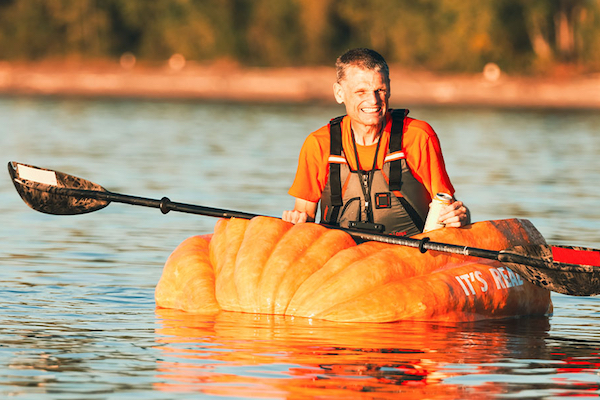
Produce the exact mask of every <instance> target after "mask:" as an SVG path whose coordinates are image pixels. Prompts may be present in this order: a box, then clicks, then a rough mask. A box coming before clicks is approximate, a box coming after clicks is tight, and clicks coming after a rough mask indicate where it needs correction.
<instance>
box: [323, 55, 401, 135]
mask: <svg viewBox="0 0 600 400" xmlns="http://www.w3.org/2000/svg"><path fill="white" fill-rule="evenodd" d="M333 92H334V95H335V99H336V100H337V102H338V103H340V104H341V103H344V105H345V106H346V113H347V114H348V115H349V116H350V118H351V119H352V124H353V126H354V127H358V126H357V124H358V125H362V126H364V127H367V128H370V127H378V126H379V124H380V123H381V122H382V121H383V120H384V119H385V113H386V112H387V110H388V101H389V99H390V82H389V79H388V78H387V77H386V76H385V74H382V73H381V72H378V71H373V70H368V69H362V68H360V67H356V66H351V67H349V68H348V69H347V70H346V76H345V78H344V79H343V80H342V81H341V82H340V83H337V82H336V83H335V84H334V85H333Z"/></svg>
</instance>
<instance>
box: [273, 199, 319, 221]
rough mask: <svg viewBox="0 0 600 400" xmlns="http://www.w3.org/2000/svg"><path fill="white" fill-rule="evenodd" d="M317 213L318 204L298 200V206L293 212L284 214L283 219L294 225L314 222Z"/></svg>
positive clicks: (288, 211) (296, 205)
mask: <svg viewBox="0 0 600 400" xmlns="http://www.w3.org/2000/svg"><path fill="white" fill-rule="evenodd" d="M316 212H317V203H313V202H311V201H307V200H302V199H296V204H295V205H294V209H293V210H287V211H284V212H283V215H282V216H281V219H282V220H284V221H286V222H291V223H292V224H299V223H302V222H314V221H315V214H316Z"/></svg>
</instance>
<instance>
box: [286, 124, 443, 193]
mask: <svg viewBox="0 0 600 400" xmlns="http://www.w3.org/2000/svg"><path fill="white" fill-rule="evenodd" d="M391 127H392V121H391V115H390V113H388V115H387V117H386V126H385V129H384V132H383V134H382V136H381V139H380V142H381V143H380V148H379V153H378V155H377V168H378V169H380V168H382V167H383V160H384V158H385V155H386V154H387V151H388V148H389V141H390V130H391ZM329 142H330V136H329V125H325V126H324V127H322V128H320V129H319V130H317V131H315V132H313V133H311V134H310V135H309V136H308V137H307V138H306V140H305V142H304V145H303V146H302V149H301V150H300V157H299V160H298V170H297V171H296V178H295V179H294V183H293V184H292V187H291V188H290V190H289V191H288V193H289V194H290V195H292V196H294V197H296V198H299V199H303V200H307V201H311V202H314V203H317V202H318V201H319V200H320V199H321V193H322V192H323V189H324V188H325V184H326V183H327V178H328V174H329ZM342 147H343V149H344V154H345V155H346V158H347V160H348V163H349V164H350V168H352V169H353V170H355V169H356V160H355V157H354V149H353V147H352V135H351V130H350V123H349V117H348V116H346V117H344V119H343V121H342ZM376 149H377V144H374V145H371V146H360V145H356V150H357V152H358V158H359V160H360V167H361V169H363V170H367V171H368V170H370V169H371V168H372V166H373V158H374V157H375V151H376ZM402 150H403V151H404V153H405V154H406V161H407V163H408V166H409V168H410V170H411V171H412V172H413V174H414V176H415V178H416V179H417V180H418V181H419V182H421V183H422V184H423V185H424V186H425V188H426V189H427V191H429V194H430V195H431V197H432V198H433V196H435V194H436V193H438V192H444V193H449V194H451V195H454V187H453V186H452V183H450V178H449V177H448V174H447V172H446V166H445V164H444V157H443V156H442V149H441V147H440V142H439V139H438V137H437V135H436V133H435V132H434V130H433V128H432V127H431V126H430V125H429V124H428V123H426V122H424V121H419V120H416V119H413V118H409V117H406V118H405V119H404V135H403V137H402Z"/></svg>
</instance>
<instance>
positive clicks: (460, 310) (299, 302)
mask: <svg viewBox="0 0 600 400" xmlns="http://www.w3.org/2000/svg"><path fill="white" fill-rule="evenodd" d="M424 236H427V237H429V238H430V239H431V240H432V241H443V242H446V243H451V244H456V245H464V246H474V247H481V248H486V249H491V250H502V249H506V248H509V247H514V246H519V245H543V244H545V240H544V238H543V237H542V235H541V234H540V233H539V232H538V231H537V230H536V229H535V227H534V226H533V225H532V224H531V223H530V222H529V221H527V220H521V219H508V220H499V221H484V222H478V223H475V224H472V225H469V226H467V227H463V228H445V229H440V230H436V231H432V232H428V233H427V234H421V235H419V236H416V238H419V237H424ZM155 298H156V304H157V306H158V307H160V308H173V309H179V310H183V311H188V312H194V313H216V312H219V311H236V312H246V313H261V314H276V315H287V316H293V317H306V318H316V319H324V320H330V321H338V322H394V321H399V320H422V321H475V320H482V319H494V318H508V317H519V316H529V315H546V314H549V313H551V312H552V302H551V299H550V292H549V291H548V290H546V289H543V288H541V287H538V286H535V285H533V284H532V283H530V282H528V281H526V280H524V279H522V278H521V277H520V276H519V275H518V274H516V273H514V272H513V271H512V270H511V269H509V268H508V267H507V266H505V265H503V264H501V263H500V262H498V261H494V260H487V259H482V258H475V257H469V256H463V255H456V254H450V253H443V252H436V251H429V252H427V253H424V254H423V253H421V252H420V251H419V249H416V248H411V247H404V246H399V245H393V244H385V243H379V242H365V243H361V244H358V245H357V244H356V243H355V241H354V240H353V239H352V237H351V236H350V235H349V234H348V233H346V232H344V231H340V230H332V229H327V228H325V227H324V226H321V225H318V224H313V223H307V224H298V225H292V224H290V223H287V222H283V221H282V220H280V219H276V218H269V217H255V218H253V219H251V220H247V219H238V218H231V219H222V220H219V221H218V222H217V224H216V226H215V231H214V233H213V234H211V235H204V236H193V237H191V238H188V239H186V240H185V241H184V242H182V243H181V244H180V245H179V246H178V247H177V248H176V249H175V251H173V253H172V254H171V256H170V257H169V259H168V260H167V262H166V264H165V267H164V270H163V274H162V277H161V279H160V281H159V282H158V285H157V287H156V293H155Z"/></svg>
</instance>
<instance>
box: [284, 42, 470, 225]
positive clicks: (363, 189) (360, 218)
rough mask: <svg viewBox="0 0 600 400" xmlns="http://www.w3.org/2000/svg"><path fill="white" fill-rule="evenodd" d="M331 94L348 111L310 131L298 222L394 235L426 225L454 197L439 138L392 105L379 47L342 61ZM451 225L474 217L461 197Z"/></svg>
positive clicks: (296, 188)
mask: <svg viewBox="0 0 600 400" xmlns="http://www.w3.org/2000/svg"><path fill="white" fill-rule="evenodd" d="M336 70H337V81H336V82H335V83H334V84H333V93H334V96H335V99H336V100H337V102H338V103H340V104H342V103H343V104H344V105H345V107H346V113H347V115H346V116H344V117H339V118H336V119H333V120H331V122H330V123H329V124H328V125H326V126H324V127H322V128H321V129H319V130H317V131H315V132H313V133H312V134H311V135H309V136H308V138H307V139H306V141H305V142H304V145H303V146H302V150H301V152H300V158H299V162H298V170H297V172H296V178H295V180H294V183H293V185H292V187H291V188H290V190H289V194H290V195H292V196H294V197H295V198H296V202H295V205H294V209H293V210H289V211H284V212H283V217H282V218H283V220H285V221H289V222H292V223H301V222H307V221H308V222H311V221H314V220H315V217H316V215H315V214H316V212H317V206H318V204H319V202H320V203H321V222H323V223H328V224H332V225H339V226H342V227H351V228H357V229H367V230H373V231H378V232H382V233H388V234H394V235H414V234H416V233H420V232H422V230H423V225H424V221H425V219H426V216H427V212H428V208H429V204H430V202H431V199H432V198H433V197H434V196H435V195H436V193H439V192H443V193H448V194H450V195H452V196H453V195H454V188H453V187H452V184H451V183H450V179H449V178H448V175H447V173H446V168H445V165H444V159H443V157H442V152H441V148H440V145H439V140H438V138H437V135H436V134H435V132H434V131H433V129H432V128H431V127H430V126H429V124H427V123H425V122H423V121H419V120H416V119H412V118H409V117H407V116H406V115H407V114H408V110H390V109H389V107H388V102H389V98H390V78H389V68H388V65H387V63H386V62H385V60H384V59H383V57H382V56H381V55H380V54H378V53H377V52H375V51H373V50H370V49H364V48H358V49H353V50H349V51H348V52H346V53H345V54H343V55H342V56H340V57H339V58H338V59H337V61H336ZM439 222H440V223H441V224H444V225H445V226H447V227H460V226H463V225H466V224H468V223H470V217H469V211H468V209H467V208H466V207H465V206H464V204H463V203H462V202H460V201H453V202H452V203H451V204H449V205H447V206H445V207H444V208H442V211H441V212H440V216H439Z"/></svg>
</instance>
